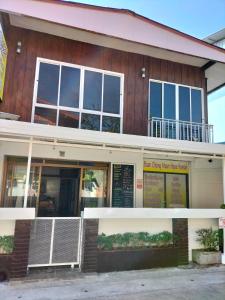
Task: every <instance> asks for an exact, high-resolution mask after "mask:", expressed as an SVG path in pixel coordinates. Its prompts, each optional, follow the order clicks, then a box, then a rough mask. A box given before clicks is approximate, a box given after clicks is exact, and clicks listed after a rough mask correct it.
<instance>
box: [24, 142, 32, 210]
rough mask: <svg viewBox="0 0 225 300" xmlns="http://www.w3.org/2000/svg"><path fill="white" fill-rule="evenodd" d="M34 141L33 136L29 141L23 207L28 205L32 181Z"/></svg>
mask: <svg viewBox="0 0 225 300" xmlns="http://www.w3.org/2000/svg"><path fill="white" fill-rule="evenodd" d="M32 142H33V138H31V139H30V141H29V149H28V158H27V175H26V183H25V191H24V202H23V207H27V198H28V191H29V182H30V168H31V157H32V146H33V143H32Z"/></svg>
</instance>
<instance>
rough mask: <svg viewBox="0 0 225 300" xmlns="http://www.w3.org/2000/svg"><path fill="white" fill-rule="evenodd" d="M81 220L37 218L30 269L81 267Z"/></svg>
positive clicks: (30, 250) (32, 238)
mask: <svg viewBox="0 0 225 300" xmlns="http://www.w3.org/2000/svg"><path fill="white" fill-rule="evenodd" d="M81 232H82V221H81V218H61V217H59V218H36V219H35V220H34V221H33V222H32V227H31V235H30V246H29V260H28V267H29V268H30V267H42V266H43V267H44V266H60V265H71V267H74V265H78V266H79V265H80V257H81Z"/></svg>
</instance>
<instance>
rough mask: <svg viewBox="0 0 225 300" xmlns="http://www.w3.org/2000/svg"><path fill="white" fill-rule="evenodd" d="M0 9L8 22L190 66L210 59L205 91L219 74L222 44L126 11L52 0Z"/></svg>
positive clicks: (14, 0) (14, 1) (2, 4)
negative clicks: (6, 15) (213, 42)
mask: <svg viewBox="0 0 225 300" xmlns="http://www.w3.org/2000/svg"><path fill="white" fill-rule="evenodd" d="M0 11H3V12H7V13H9V15H10V22H11V24H12V25H14V26H18V27H22V28H27V29H31V30H35V31H39V32H44V33H49V34H53V35H56V36H61V37H65V38H68V39H73V40H78V41H82V42H86V43H91V44H95V45H100V46H104V47H109V48H113V49H118V50H123V51H128V52H132V53H138V54H143V55H148V56H152V57H156V58H161V59H165V60H169V61H174V62H178V63H183V64H188V65H192V66H196V67H203V66H204V65H206V64H207V63H209V62H210V61H214V62H215V64H214V66H213V69H212V70H211V71H209V70H210V69H211V68H212V67H211V68H209V69H208V70H207V74H206V75H207V78H208V92H210V91H212V90H214V89H216V88H218V87H219V86H221V74H222V75H223V74H225V70H224V67H222V65H223V64H224V65H225V50H224V49H221V48H219V47H216V46H213V45H210V44H208V43H206V42H204V41H202V40H199V39H197V38H194V37H192V36H189V35H187V34H184V33H182V32H179V31H177V30H175V29H172V28H170V27H167V26H164V25H162V24H160V23H157V22H155V21H152V20H150V19H147V18H145V17H143V16H140V15H138V14H136V13H134V12H131V11H127V10H121V9H112V8H103V7H96V6H90V5H83V4H77V3H67V2H62V1H54V0H20V1H18V0H7V1H0ZM106 24H107V26H106ZM215 75H216V76H215ZM215 78H216V79H215Z"/></svg>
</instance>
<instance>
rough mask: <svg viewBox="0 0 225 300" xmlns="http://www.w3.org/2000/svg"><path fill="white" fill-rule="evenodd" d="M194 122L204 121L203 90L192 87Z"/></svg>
mask: <svg viewBox="0 0 225 300" xmlns="http://www.w3.org/2000/svg"><path fill="white" fill-rule="evenodd" d="M191 110H192V122H196V123H202V100H201V91H200V90H196V89H191Z"/></svg>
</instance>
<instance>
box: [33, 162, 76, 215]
mask: <svg viewBox="0 0 225 300" xmlns="http://www.w3.org/2000/svg"><path fill="white" fill-rule="evenodd" d="M79 186H80V169H79V168H62V167H49V166H44V167H42V172H41V182H40V192H39V203H38V217H73V216H78V203H79Z"/></svg>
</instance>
